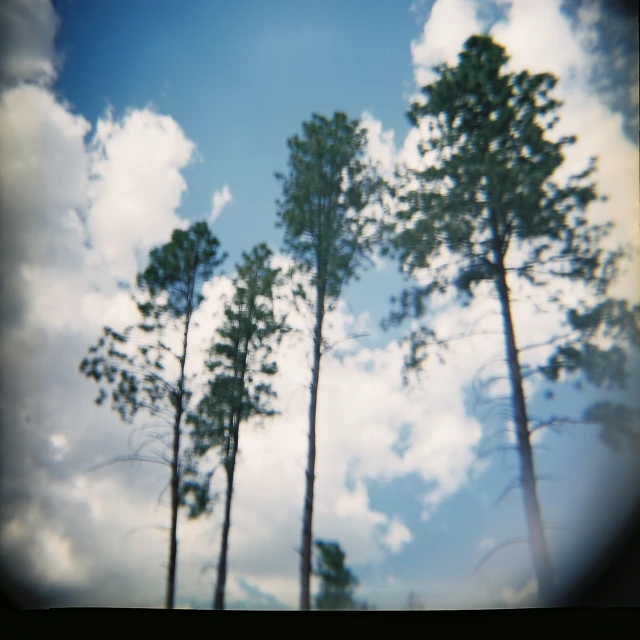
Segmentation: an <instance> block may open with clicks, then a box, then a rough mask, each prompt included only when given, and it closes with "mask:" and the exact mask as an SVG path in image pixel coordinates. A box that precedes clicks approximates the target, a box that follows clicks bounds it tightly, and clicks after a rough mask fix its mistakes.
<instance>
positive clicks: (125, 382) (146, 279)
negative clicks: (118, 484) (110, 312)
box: [80, 222, 225, 422]
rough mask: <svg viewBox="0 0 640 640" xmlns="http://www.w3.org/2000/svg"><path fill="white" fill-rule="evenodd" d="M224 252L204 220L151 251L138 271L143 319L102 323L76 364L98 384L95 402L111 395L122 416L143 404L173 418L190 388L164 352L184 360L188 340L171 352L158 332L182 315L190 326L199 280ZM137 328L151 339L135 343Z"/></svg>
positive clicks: (128, 419)
mask: <svg viewBox="0 0 640 640" xmlns="http://www.w3.org/2000/svg"><path fill="white" fill-rule="evenodd" d="M224 257H225V256H222V257H220V256H219V242H218V239H217V238H215V237H214V236H213V235H212V234H211V232H210V231H209V228H208V226H207V224H206V223H204V222H196V223H194V224H193V225H192V226H191V227H190V228H189V229H188V230H187V231H183V230H180V229H176V230H175V231H174V232H173V233H172V236H171V241H170V242H169V243H167V244H165V245H163V246H161V247H157V248H154V249H153V250H152V251H151V252H150V255H149V265H148V266H147V268H146V269H145V270H144V271H143V272H142V273H140V274H139V275H138V277H137V287H138V291H139V294H140V298H141V299H136V298H135V297H134V300H136V304H137V306H138V310H139V311H140V314H141V316H142V321H141V322H140V323H139V324H138V325H137V326H130V327H127V328H126V329H125V330H124V331H122V332H118V331H115V330H114V329H112V328H110V327H105V328H104V330H103V336H102V337H101V338H100V339H99V340H98V342H97V343H96V344H95V345H94V346H92V347H91V348H90V349H89V356H88V357H86V358H84V359H83V360H82V362H81V364H80V371H81V373H83V374H84V375H85V376H87V377H88V378H90V379H92V380H94V381H95V382H96V383H97V384H98V385H99V394H98V397H97V399H96V403H97V404H103V403H104V401H105V400H107V398H109V399H110V400H111V406H112V408H113V409H114V410H115V411H117V412H118V413H119V415H120V417H121V419H122V420H123V421H125V422H131V421H132V420H133V418H134V417H135V415H136V414H137V413H138V412H139V411H141V410H144V411H146V412H148V413H149V414H151V415H154V416H161V417H164V418H166V419H167V420H171V419H172V418H173V416H174V414H175V411H176V408H177V406H178V404H179V403H180V405H181V406H184V405H186V402H187V400H188V398H189V396H190V392H189V391H188V389H186V387H185V385H184V378H183V375H182V374H181V375H180V376H179V377H178V378H177V379H170V378H169V377H167V376H166V375H165V370H166V367H165V364H166V362H165V358H167V357H169V358H174V359H175V360H177V361H178V362H179V363H180V364H181V365H182V366H183V365H184V360H185V358H186V343H185V344H184V345H183V348H182V349H181V350H180V351H179V352H178V353H174V352H173V351H172V350H171V349H170V348H169V347H168V346H167V345H166V344H164V342H163V340H162V336H163V334H164V332H165V330H166V328H167V326H168V323H175V321H180V322H181V323H183V324H185V323H186V327H187V328H188V322H189V321H190V318H191V314H192V312H193V311H194V310H195V309H196V308H197V307H198V305H199V304H200V302H201V301H202V295H201V294H200V289H201V287H202V284H203V283H204V282H205V281H206V280H209V279H210V278H211V276H212V275H213V272H214V270H215V268H217V267H218V266H219V265H220V264H221V263H222V261H223V260H224ZM143 299H144V300H143ZM135 329H138V330H140V331H142V332H143V334H150V341H149V342H148V343H141V342H140V341H139V340H138V339H136V340H135V344H134V341H133V340H132V332H133V331H134V330H135ZM131 347H133V348H131ZM181 368H182V367H181ZM108 389H110V390H111V392H110V394H109V393H108V392H107V390H108Z"/></svg>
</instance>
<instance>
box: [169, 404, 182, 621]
mask: <svg viewBox="0 0 640 640" xmlns="http://www.w3.org/2000/svg"><path fill="white" fill-rule="evenodd" d="M181 419H182V398H181V397H178V399H177V403H176V419H175V423H174V427H173V451H172V456H171V531H170V533H169V536H170V540H169V569H168V572H167V597H166V608H167V609H173V605H174V601H175V586H176V561H177V557H178V537H177V534H178V504H179V501H180V474H179V471H178V464H179V456H180V421H181Z"/></svg>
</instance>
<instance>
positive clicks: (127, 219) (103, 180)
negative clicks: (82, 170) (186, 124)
mask: <svg viewBox="0 0 640 640" xmlns="http://www.w3.org/2000/svg"><path fill="white" fill-rule="evenodd" d="M194 153H195V145H194V144H193V142H191V140H189V139H188V138H187V137H186V136H185V134H184V132H183V131H182V129H181V127H180V125H178V123H177V122H176V121H175V120H174V119H173V118H171V117H169V116H163V115H160V114H157V113H155V112H153V111H152V110H151V109H149V108H146V109H142V110H133V111H130V112H128V113H127V114H126V115H125V116H124V118H122V120H120V121H117V120H114V117H113V114H112V113H111V112H107V114H106V115H105V116H104V117H103V118H101V119H100V120H99V121H98V124H97V126H96V132H95V135H94V137H93V140H92V144H91V147H90V158H91V176H92V183H91V188H90V198H91V210H90V212H89V216H88V227H89V232H90V235H91V239H92V240H93V242H94V243H95V251H96V252H97V253H98V254H99V255H100V256H101V257H102V258H103V260H104V261H105V265H104V266H105V267H106V268H108V269H109V271H110V275H111V277H112V278H114V279H115V278H118V279H126V280H128V279H130V278H131V277H132V275H133V274H134V273H135V271H136V269H137V267H138V266H139V265H138V264H136V254H139V255H142V256H144V257H146V254H147V253H148V251H149V249H150V248H151V247H153V246H155V245H157V244H159V243H162V242H166V241H167V240H168V239H169V236H170V234H171V231H172V230H173V229H175V228H176V227H185V226H186V224H187V223H186V222H185V221H184V220H183V219H182V218H180V217H179V216H178V214H177V213H176V210H177V208H178V207H179V206H180V203H181V199H182V195H183V194H184V192H185V191H186V188H187V185H186V182H185V180H184V177H183V176H182V173H181V171H182V170H183V169H184V168H185V167H186V166H187V164H188V163H189V162H190V161H191V160H192V158H193V157H194Z"/></svg>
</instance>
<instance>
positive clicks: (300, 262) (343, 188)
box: [276, 112, 379, 610]
mask: <svg viewBox="0 0 640 640" xmlns="http://www.w3.org/2000/svg"><path fill="white" fill-rule="evenodd" d="M302 128H303V136H297V135H296V136H293V137H292V138H290V139H289V140H288V147H289V174H288V175H287V176H285V175H284V174H279V173H277V174H276V177H277V178H278V179H279V180H280V181H281V182H282V183H283V198H282V200H281V201H278V226H279V227H283V228H284V231H285V234H284V244H285V249H286V251H287V252H288V253H289V255H291V256H292V258H293V260H294V262H295V269H296V271H297V272H298V273H301V274H303V275H306V276H309V282H310V285H311V287H312V290H313V297H312V299H311V300H309V301H308V303H309V306H310V308H311V311H312V313H313V314H314V317H315V322H314V327H313V365H312V371H311V388H310V400H309V447H308V455H307V470H306V485H305V497H304V508H303V515H302V541H301V542H302V544H301V549H300V608H301V609H302V610H308V609H309V608H310V591H309V586H310V578H311V552H312V520H313V491H314V480H315V461H316V413H317V406H318V385H319V381H320V361H321V357H322V354H323V329H324V320H325V315H326V313H327V312H328V311H329V310H330V309H331V308H332V306H333V305H334V304H335V303H336V301H337V300H338V299H339V298H340V296H341V294H342V292H343V291H344V289H345V287H346V286H347V285H348V284H349V282H351V281H352V280H354V279H356V278H357V275H358V271H359V269H360V268H361V267H363V266H364V265H365V264H366V263H367V262H368V261H370V253H371V251H372V248H373V240H374V233H373V232H372V230H373V228H374V227H373V223H374V220H373V219H372V218H371V217H370V216H366V215H365V209H366V207H367V205H368V204H370V202H372V199H373V197H374V195H375V194H376V193H377V191H378V189H379V182H378V178H377V177H376V176H375V173H374V172H373V171H372V170H371V167H370V166H368V165H367V164H365V162H364V147H365V131H364V129H362V128H361V127H360V124H359V122H358V121H357V120H350V119H349V118H348V117H347V116H346V114H344V113H340V112H337V113H335V114H334V116H333V118H332V119H331V120H329V119H328V118H326V117H324V116H321V115H317V114H314V115H313V116H312V118H311V120H310V121H309V122H305V123H303V125H302ZM297 294H298V298H299V299H303V300H306V295H305V293H304V291H303V290H302V288H300V289H298V290H297Z"/></svg>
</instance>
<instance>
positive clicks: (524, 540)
mask: <svg viewBox="0 0 640 640" xmlns="http://www.w3.org/2000/svg"><path fill="white" fill-rule="evenodd" d="M516 544H526V545H528V544H529V538H511V539H510V540H507V541H506V542H503V543H502V544H499V545H498V546H496V547H494V548H493V549H491V551H489V553H487V554H486V555H485V556H484V557H483V558H482V560H481V561H480V562H479V563H478V564H477V565H476V568H475V569H474V570H473V575H475V574H476V573H477V572H478V571H479V570H480V569H481V568H482V567H483V566H484V565H485V564H486V563H487V562H488V561H489V560H491V558H493V556H494V555H495V554H496V553H498V552H499V551H503V550H504V549H507V548H508V547H512V546H514V545H516Z"/></svg>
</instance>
